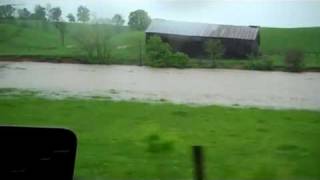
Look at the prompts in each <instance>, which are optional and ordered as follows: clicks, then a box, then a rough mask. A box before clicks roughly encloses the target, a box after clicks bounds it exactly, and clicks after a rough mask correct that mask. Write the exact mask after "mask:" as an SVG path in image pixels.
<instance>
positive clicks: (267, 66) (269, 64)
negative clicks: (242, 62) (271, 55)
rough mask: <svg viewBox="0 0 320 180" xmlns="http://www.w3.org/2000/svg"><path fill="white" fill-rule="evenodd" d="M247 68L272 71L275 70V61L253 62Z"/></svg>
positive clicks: (262, 60) (261, 60) (260, 60)
mask: <svg viewBox="0 0 320 180" xmlns="http://www.w3.org/2000/svg"><path fill="white" fill-rule="evenodd" d="M247 68H248V69H252V70H263V71H270V70H273V60H272V59H259V60H252V61H250V62H249V64H248V66H247Z"/></svg>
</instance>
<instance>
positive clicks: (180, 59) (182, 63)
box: [170, 52, 189, 68]
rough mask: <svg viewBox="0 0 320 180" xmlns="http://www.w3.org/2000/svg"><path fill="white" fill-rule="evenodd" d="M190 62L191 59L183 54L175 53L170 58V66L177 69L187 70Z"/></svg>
mask: <svg viewBox="0 0 320 180" xmlns="http://www.w3.org/2000/svg"><path fill="white" fill-rule="evenodd" d="M188 62H189V57H188V56H187V55H186V54H184V53H181V52H177V53H174V54H172V55H171V56H170V66H172V67H176V68H185V67H187V64H188Z"/></svg>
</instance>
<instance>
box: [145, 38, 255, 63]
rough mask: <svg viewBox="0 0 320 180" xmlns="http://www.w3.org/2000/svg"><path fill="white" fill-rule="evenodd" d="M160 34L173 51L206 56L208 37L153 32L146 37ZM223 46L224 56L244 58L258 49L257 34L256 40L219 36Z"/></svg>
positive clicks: (199, 56)
mask: <svg viewBox="0 0 320 180" xmlns="http://www.w3.org/2000/svg"><path fill="white" fill-rule="evenodd" d="M154 35H157V36H160V37H161V39H162V41H164V42H167V43H169V44H170V46H171V47H172V48H173V50H174V51H180V52H184V53H186V54H188V55H189V56H190V57H196V58H207V57H208V56H207V54H206V52H205V51H204V48H205V42H206V41H208V40H209V39H216V38H206V37H189V36H178V35H169V34H154V33H147V35H146V38H147V39H149V38H150V37H151V36H154ZM219 40H221V42H222V43H223V45H224V47H225V54H224V57H227V58H246V57H247V56H248V55H250V54H253V55H256V54H257V53H258V49H259V36H258V38H257V39H256V40H241V39H223V38H220V39H219Z"/></svg>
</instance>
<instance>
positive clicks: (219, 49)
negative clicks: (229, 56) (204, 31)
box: [204, 39, 225, 67]
mask: <svg viewBox="0 0 320 180" xmlns="http://www.w3.org/2000/svg"><path fill="white" fill-rule="evenodd" d="M204 50H205V52H206V53H207V54H208V55H209V57H210V59H211V60H212V67H216V62H215V61H216V60H217V59H219V58H221V57H222V56H223V55H224V51H225V48H224V46H223V44H222V42H221V41H220V40H216V39H210V40H208V41H207V42H206V43H205V49H204Z"/></svg>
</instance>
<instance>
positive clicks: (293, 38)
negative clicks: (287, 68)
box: [261, 27, 320, 54]
mask: <svg viewBox="0 0 320 180" xmlns="http://www.w3.org/2000/svg"><path fill="white" fill-rule="evenodd" d="M319 39H320V27H315V28H262V29H261V50H262V52H263V53H267V54H277V53H284V52H285V51H286V50H287V49H290V48H297V49H301V50H303V51H304V52H305V53H315V54H320V41H319Z"/></svg>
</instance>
